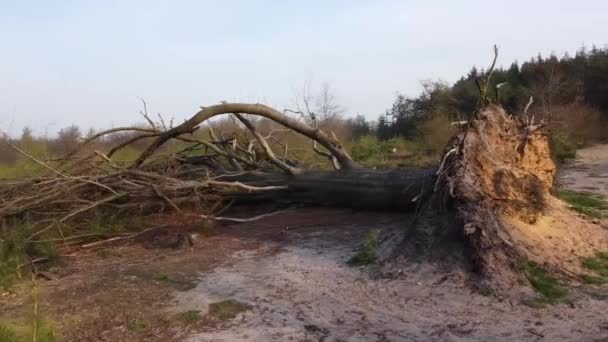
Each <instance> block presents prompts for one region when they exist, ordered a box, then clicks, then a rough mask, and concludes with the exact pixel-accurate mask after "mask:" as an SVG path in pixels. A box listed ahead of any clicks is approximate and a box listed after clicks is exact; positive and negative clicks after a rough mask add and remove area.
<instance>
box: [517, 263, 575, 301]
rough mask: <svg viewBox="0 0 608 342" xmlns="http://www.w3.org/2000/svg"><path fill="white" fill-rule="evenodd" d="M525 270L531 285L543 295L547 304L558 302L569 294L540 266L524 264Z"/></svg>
mask: <svg viewBox="0 0 608 342" xmlns="http://www.w3.org/2000/svg"><path fill="white" fill-rule="evenodd" d="M523 269H524V271H525V273H526V277H527V278H528V281H529V282H530V285H531V286H532V287H533V288H534V289H535V290H536V291H537V292H538V293H540V294H541V295H543V297H544V300H546V301H547V302H549V303H555V302H558V301H559V300H561V299H563V298H564V297H566V295H567V294H568V290H567V289H566V288H565V287H564V286H563V285H562V284H560V282H559V281H558V280H557V279H556V278H555V277H553V276H552V275H550V274H548V273H547V271H545V270H544V269H543V268H542V267H541V266H539V265H538V264H536V263H534V262H532V261H528V262H525V263H524V264H523Z"/></svg>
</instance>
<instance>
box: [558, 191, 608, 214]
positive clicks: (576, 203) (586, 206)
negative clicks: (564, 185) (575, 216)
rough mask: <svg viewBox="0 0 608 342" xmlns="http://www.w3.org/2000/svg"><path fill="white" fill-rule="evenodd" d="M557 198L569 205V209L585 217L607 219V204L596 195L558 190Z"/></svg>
mask: <svg viewBox="0 0 608 342" xmlns="http://www.w3.org/2000/svg"><path fill="white" fill-rule="evenodd" d="M558 197H559V198H561V199H562V200H564V201H566V202H567V203H568V204H570V208H571V209H573V210H575V211H577V212H579V213H581V214H584V215H587V216H591V217H596V218H603V217H608V202H606V200H605V199H604V198H603V197H602V196H600V195H596V194H591V193H588V192H579V191H572V190H560V191H559V192H558Z"/></svg>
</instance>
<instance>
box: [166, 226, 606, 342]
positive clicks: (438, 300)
mask: <svg viewBox="0 0 608 342" xmlns="http://www.w3.org/2000/svg"><path fill="white" fill-rule="evenodd" d="M403 224H404V222H390V223H385V224H383V225H382V227H383V232H384V234H387V235H390V234H391V232H393V231H394V230H395V229H401V227H403ZM361 230H362V229H355V230H354V231H353V230H349V231H344V230H340V231H336V230H334V229H330V230H329V231H328V230H326V231H324V232H300V233H299V234H300V236H299V237H298V238H297V239H295V241H297V242H298V243H297V244H290V243H289V244H287V245H284V246H283V248H282V250H281V251H280V252H279V253H272V254H270V255H268V254H267V253H265V252H264V249H261V250H258V251H248V252H244V253H237V254H234V255H233V257H232V258H231V260H229V261H227V262H226V263H225V265H222V266H220V267H217V268H215V269H213V271H211V272H208V273H205V274H202V275H201V278H200V280H199V282H198V284H197V286H196V288H194V289H192V290H189V291H185V292H181V293H179V294H178V295H177V297H176V302H177V303H176V306H175V307H174V309H177V310H180V311H182V310H192V309H197V310H203V312H204V311H205V310H206V307H207V305H208V304H209V303H211V302H216V301H221V300H226V299H234V300H238V301H240V302H242V303H246V304H248V305H250V306H251V307H252V309H251V310H250V311H248V312H246V313H244V314H241V315H240V316H239V317H237V318H236V319H235V320H233V321H232V322H229V323H227V324H225V325H223V326H221V327H219V328H218V327H216V328H214V329H210V330H206V331H202V332H200V333H196V334H192V335H191V336H189V337H188V338H187V339H186V340H187V341H192V342H195V341H536V340H545V341H572V340H578V341H606V340H608V317H607V316H606V315H605V312H606V310H608V303H607V302H605V301H601V300H596V299H592V298H589V297H580V298H577V300H576V301H575V302H574V303H571V304H558V305H554V306H549V307H546V308H543V309H534V308H531V307H529V306H527V305H524V304H521V300H522V299H524V297H519V298H511V299H500V298H496V297H495V296H493V295H492V294H488V293H485V295H484V294H480V293H478V292H474V291H472V289H471V286H470V283H469V279H467V276H466V275H465V272H462V271H459V270H458V269H456V270H454V269H452V270H451V271H446V269H444V268H442V267H441V265H438V264H436V263H427V262H422V263H413V262H411V263H405V262H404V263H400V264H401V265H402V268H400V269H399V270H398V272H397V275H396V276H395V275H386V274H378V273H377V272H376V270H374V269H373V268H372V269H371V270H370V269H369V268H356V267H355V268H353V267H349V266H347V265H346V259H347V258H348V257H350V256H351V255H352V254H353V251H354V250H356V249H357V248H358V241H360V240H358V239H356V238H353V237H356V236H361V233H362V231H361ZM363 230H364V229H363ZM350 234H352V235H350Z"/></svg>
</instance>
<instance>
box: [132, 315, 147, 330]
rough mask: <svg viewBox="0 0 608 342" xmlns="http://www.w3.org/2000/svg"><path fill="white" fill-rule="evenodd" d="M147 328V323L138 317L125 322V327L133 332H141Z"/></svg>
mask: <svg viewBox="0 0 608 342" xmlns="http://www.w3.org/2000/svg"><path fill="white" fill-rule="evenodd" d="M147 328H148V324H146V322H144V321H142V320H140V319H137V318H136V319H133V320H131V321H130V322H129V323H128V324H127V329H129V330H131V331H133V332H136V333H137V332H142V331H144V330H146V329H147Z"/></svg>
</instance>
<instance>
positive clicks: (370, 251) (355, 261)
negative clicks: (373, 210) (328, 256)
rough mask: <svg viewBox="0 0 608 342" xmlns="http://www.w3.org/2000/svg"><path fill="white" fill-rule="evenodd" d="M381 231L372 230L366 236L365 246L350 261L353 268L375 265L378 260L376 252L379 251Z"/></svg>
mask: <svg viewBox="0 0 608 342" xmlns="http://www.w3.org/2000/svg"><path fill="white" fill-rule="evenodd" d="M379 237H380V230H378V229H372V230H370V231H369V232H367V234H366V235H365V240H364V241H363V246H362V247H361V249H359V251H358V252H357V254H355V255H354V256H353V257H352V258H350V259H349V260H348V264H349V265H351V266H365V265H369V264H373V263H375V262H376V260H377V259H378V256H377V255H376V250H377V249H378V244H379Z"/></svg>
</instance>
